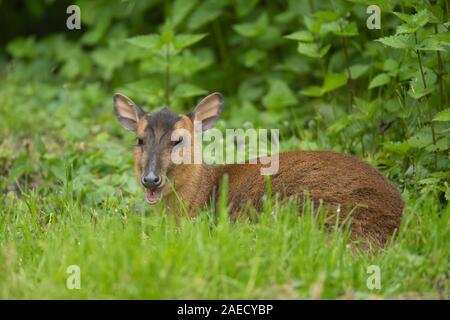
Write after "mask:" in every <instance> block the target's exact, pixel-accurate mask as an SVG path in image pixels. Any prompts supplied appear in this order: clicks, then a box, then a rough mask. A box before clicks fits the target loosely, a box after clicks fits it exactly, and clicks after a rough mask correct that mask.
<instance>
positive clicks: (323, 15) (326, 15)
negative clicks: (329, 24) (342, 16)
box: [313, 10, 338, 21]
mask: <svg viewBox="0 0 450 320" xmlns="http://www.w3.org/2000/svg"><path fill="white" fill-rule="evenodd" d="M313 16H314V17H317V18H319V19H322V20H324V21H334V20H336V19H337V18H338V16H337V14H336V12H334V11H327V10H323V11H317V12H314V13H313Z"/></svg>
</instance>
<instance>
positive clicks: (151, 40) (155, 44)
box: [126, 34, 163, 49]
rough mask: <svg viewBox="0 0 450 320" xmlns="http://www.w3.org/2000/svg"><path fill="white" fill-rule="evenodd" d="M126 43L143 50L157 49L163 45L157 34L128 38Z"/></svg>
mask: <svg viewBox="0 0 450 320" xmlns="http://www.w3.org/2000/svg"><path fill="white" fill-rule="evenodd" d="M126 41H127V42H128V43H130V44H132V45H134V46H137V47H140V48H144V49H158V48H161V47H162V45H163V44H162V41H161V36H160V35H159V34H148V35H142V36H136V37H132V38H128V39H126Z"/></svg>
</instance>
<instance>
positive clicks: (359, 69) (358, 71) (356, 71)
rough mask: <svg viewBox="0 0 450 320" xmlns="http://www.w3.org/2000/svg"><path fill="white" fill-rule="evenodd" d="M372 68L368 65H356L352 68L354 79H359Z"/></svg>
mask: <svg viewBox="0 0 450 320" xmlns="http://www.w3.org/2000/svg"><path fill="white" fill-rule="evenodd" d="M369 68H370V66H369V65H366V64H355V65H353V66H351V67H350V73H351V75H352V79H358V78H359V77H361V76H362V75H363V74H365V73H366V72H367V70H369Z"/></svg>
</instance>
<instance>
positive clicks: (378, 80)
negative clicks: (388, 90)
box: [369, 73, 391, 89]
mask: <svg viewBox="0 0 450 320" xmlns="http://www.w3.org/2000/svg"><path fill="white" fill-rule="evenodd" d="M390 81H391V77H390V76H389V75H388V74H387V73H380V74H378V75H377V76H376V77H375V78H373V79H372V81H370V84H369V89H373V88H377V87H381V86H384V85H386V84H388V83H389V82H390Z"/></svg>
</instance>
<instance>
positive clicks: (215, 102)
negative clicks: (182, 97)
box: [188, 92, 223, 131]
mask: <svg viewBox="0 0 450 320" xmlns="http://www.w3.org/2000/svg"><path fill="white" fill-rule="evenodd" d="M222 101H223V98H222V95H221V94H220V93H218V92H214V93H211V94H210V95H208V96H206V97H205V98H203V99H202V101H200V102H199V104H198V105H197V106H196V107H195V109H194V110H193V111H191V112H190V113H189V114H188V116H189V118H191V120H192V121H193V122H194V121H200V122H201V123H202V130H203V131H206V130H208V129H211V128H212V127H213V126H214V125H215V124H216V122H217V120H219V117H220V114H221V113H222Z"/></svg>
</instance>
